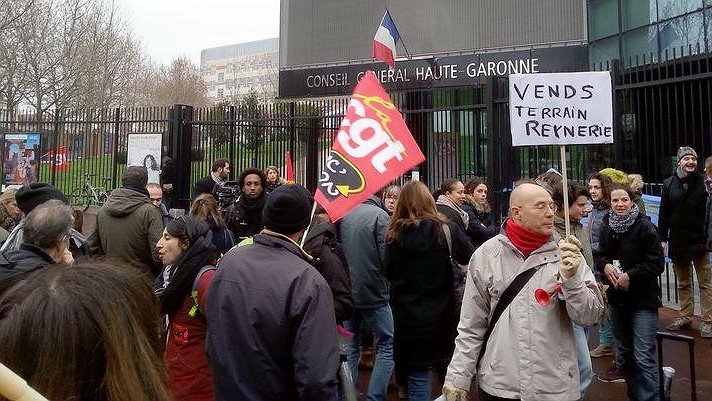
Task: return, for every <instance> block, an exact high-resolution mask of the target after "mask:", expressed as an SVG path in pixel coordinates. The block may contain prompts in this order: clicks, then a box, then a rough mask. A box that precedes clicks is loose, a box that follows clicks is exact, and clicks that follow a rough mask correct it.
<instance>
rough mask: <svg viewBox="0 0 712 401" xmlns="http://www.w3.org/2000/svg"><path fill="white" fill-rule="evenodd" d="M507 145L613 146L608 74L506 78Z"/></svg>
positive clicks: (568, 74) (557, 74)
mask: <svg viewBox="0 0 712 401" xmlns="http://www.w3.org/2000/svg"><path fill="white" fill-rule="evenodd" d="M509 116H510V118H509V121H510V127H511V130H512V146H527V145H585V144H601V143H613V91H612V89H611V74H610V73H609V72H608V71H603V72H572V73H553V74H513V75H511V76H510V77H509Z"/></svg>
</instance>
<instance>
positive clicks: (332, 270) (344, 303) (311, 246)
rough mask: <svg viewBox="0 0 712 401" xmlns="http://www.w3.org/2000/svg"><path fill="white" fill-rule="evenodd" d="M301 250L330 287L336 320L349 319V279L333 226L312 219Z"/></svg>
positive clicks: (351, 305) (342, 251) (342, 252)
mask: <svg viewBox="0 0 712 401" xmlns="http://www.w3.org/2000/svg"><path fill="white" fill-rule="evenodd" d="M304 250H305V251H306V252H307V253H308V254H309V255H311V256H312V257H313V258H314V259H313V260H312V261H311V264H312V266H314V267H315V268H316V269H317V270H318V271H319V273H321V275H322V276H324V279H325V280H326V282H327V283H328V284H329V288H331V294H332V295H333V296H334V308H335V312H336V322H337V323H339V324H341V323H343V322H344V321H345V320H348V319H350V318H351V314H352V313H353V307H354V305H353V301H352V300H351V280H350V279H349V267H348V264H347V263H346V255H344V250H343V247H342V246H341V243H340V242H339V240H338V239H337V235H336V226H334V225H333V224H331V223H328V222H326V221H324V220H322V219H320V218H318V217H315V218H314V219H313V220H312V224H311V227H310V228H309V233H308V234H307V238H306V240H305V241H304Z"/></svg>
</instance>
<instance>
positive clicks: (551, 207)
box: [519, 202, 559, 213]
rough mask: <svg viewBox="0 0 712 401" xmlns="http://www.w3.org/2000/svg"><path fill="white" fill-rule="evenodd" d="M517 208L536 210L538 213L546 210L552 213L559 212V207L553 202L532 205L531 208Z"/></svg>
mask: <svg viewBox="0 0 712 401" xmlns="http://www.w3.org/2000/svg"><path fill="white" fill-rule="evenodd" d="M519 207H526V208H529V209H534V210H537V211H539V212H544V211H545V210H546V209H547V208H548V209H549V210H551V212H552V213H556V211H557V210H559V207H558V206H557V205H556V203H554V202H550V203H537V204H536V205H532V206H519Z"/></svg>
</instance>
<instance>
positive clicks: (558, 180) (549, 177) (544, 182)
mask: <svg viewBox="0 0 712 401" xmlns="http://www.w3.org/2000/svg"><path fill="white" fill-rule="evenodd" d="M563 180H564V178H563V177H562V176H561V173H560V172H558V171H556V169H553V168H550V169H548V170H546V171H545V172H543V173H541V174H539V176H538V177H536V178H535V179H534V183H535V184H537V185H539V186H540V187H542V188H544V189H546V191H547V192H549V195H551V194H553V193H554V189H555V188H558V187H560V186H561V185H562V182H563Z"/></svg>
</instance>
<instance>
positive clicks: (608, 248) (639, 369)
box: [596, 184, 665, 401]
mask: <svg viewBox="0 0 712 401" xmlns="http://www.w3.org/2000/svg"><path fill="white" fill-rule="evenodd" d="M609 193H610V204H611V211H610V212H609V213H608V215H607V216H606V217H604V219H603V223H604V225H603V231H602V233H601V239H602V246H601V249H602V252H601V254H600V255H598V256H597V259H596V268H597V269H598V270H599V271H600V272H601V273H602V274H603V280H604V283H606V284H608V285H610V287H608V291H607V295H608V307H609V313H610V318H611V323H612V325H613V335H614V336H615V337H616V341H617V343H618V346H617V349H616V353H617V355H618V359H619V362H618V363H620V365H619V368H620V369H621V370H622V371H623V372H624V373H625V375H626V383H627V385H628V397H629V398H630V399H631V400H638V401H657V400H658V399H659V392H658V390H659V383H658V367H657V363H656V361H655V333H656V331H657V323H658V307H660V306H662V305H661V302H660V297H661V294H660V286H659V285H658V277H659V276H660V274H662V272H663V270H664V263H665V261H664V256H663V252H662V248H661V247H660V246H659V245H658V243H659V242H660V239H659V237H658V234H657V230H656V228H655V226H654V225H653V223H651V222H650V220H649V219H648V218H647V217H645V216H643V215H642V214H640V213H639V210H638V206H637V205H636V204H635V203H633V196H634V194H633V191H632V190H631V189H630V188H629V187H626V186H623V185H620V184H612V185H611V186H610V187H609Z"/></svg>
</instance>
